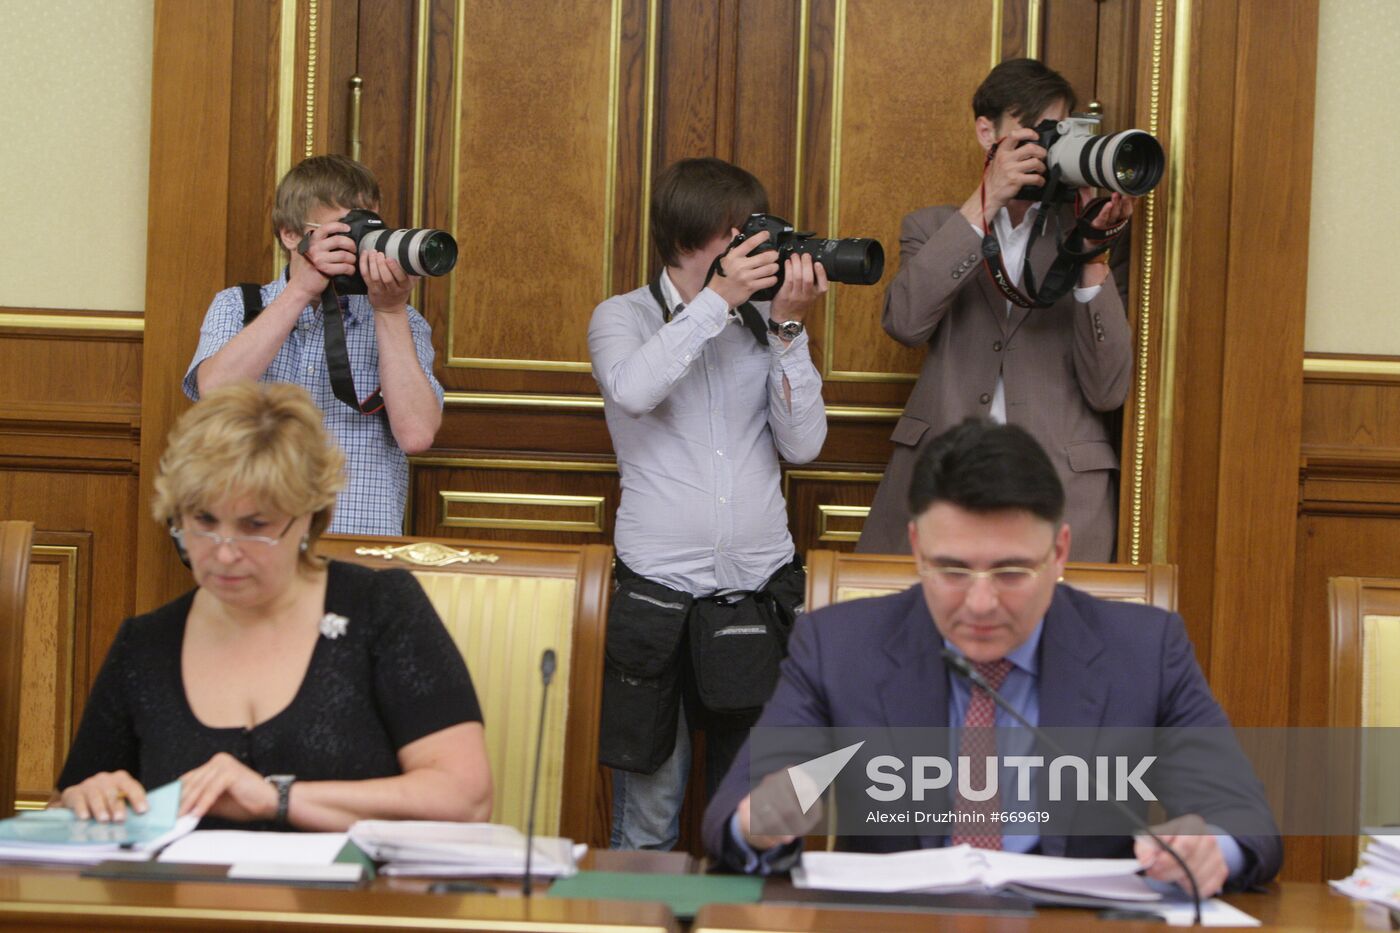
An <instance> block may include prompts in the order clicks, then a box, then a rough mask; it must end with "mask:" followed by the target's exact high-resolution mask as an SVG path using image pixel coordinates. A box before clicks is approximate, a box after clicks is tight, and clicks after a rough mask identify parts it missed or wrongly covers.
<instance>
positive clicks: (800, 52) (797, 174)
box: [792, 0, 812, 230]
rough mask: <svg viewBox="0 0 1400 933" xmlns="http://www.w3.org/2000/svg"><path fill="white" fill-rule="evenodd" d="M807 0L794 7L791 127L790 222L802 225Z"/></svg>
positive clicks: (809, 33) (809, 35) (808, 37)
mask: <svg viewBox="0 0 1400 933" xmlns="http://www.w3.org/2000/svg"><path fill="white" fill-rule="evenodd" d="M811 13H812V10H811V0H801V3H799V4H798V10H797V114H796V124H797V125H796V126H795V127H794V128H793V136H794V142H793V147H792V148H793V157H792V225H793V227H795V228H796V229H798V230H801V229H802V166H803V165H804V164H805V161H806V158H807V151H806V141H807V66H808V62H807V55H808V48H807V46H808V45H809V44H810V43H811V41H812V22H811Z"/></svg>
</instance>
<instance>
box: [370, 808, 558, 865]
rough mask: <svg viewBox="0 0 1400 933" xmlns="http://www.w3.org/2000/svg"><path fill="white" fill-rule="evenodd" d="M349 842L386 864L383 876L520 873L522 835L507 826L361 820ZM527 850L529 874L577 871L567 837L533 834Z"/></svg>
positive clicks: (523, 845) (523, 844)
mask: <svg viewBox="0 0 1400 933" xmlns="http://www.w3.org/2000/svg"><path fill="white" fill-rule="evenodd" d="M350 839H351V841H352V842H354V843H355V845H357V846H359V847H360V848H361V849H363V850H364V852H365V854H367V855H368V856H369V857H370V858H372V859H375V860H376V861H381V862H388V863H389V864H387V865H386V866H384V869H383V873H384V874H386V875H402V874H420V875H423V874H426V875H435V876H439V877H468V876H481V875H504V876H512V877H513V876H519V875H523V874H524V872H525V836H524V834H522V833H521V832H519V831H518V830H516V829H515V828H514V827H511V826H501V825H499V824H495V823H448V822H436V821H431V820H361V821H360V822H358V823H356V824H355V825H354V826H351V827H350ZM532 849H533V860H532V863H531V867H530V870H531V873H532V874H537V875H539V876H540V877H542V878H543V877H551V878H562V877H566V876H569V875H572V874H574V873H575V872H577V871H578V865H577V862H578V858H579V857H580V855H581V853H580V852H579V851H577V850H576V849H575V847H574V844H573V842H572V841H570V840H568V839H561V838H558V837H553V836H536V837H535V840H534V844H533V846H532Z"/></svg>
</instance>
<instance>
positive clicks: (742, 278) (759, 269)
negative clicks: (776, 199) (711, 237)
mask: <svg viewBox="0 0 1400 933" xmlns="http://www.w3.org/2000/svg"><path fill="white" fill-rule="evenodd" d="M730 234H731V235H732V236H738V235H739V231H738V230H737V229H733V230H731V231H730ZM766 242H768V231H767V230H764V231H763V232H762V233H759V234H758V235H757V236H751V237H749V238H748V239H746V240H745V241H744V242H742V243H740V244H739V245H738V246H736V247H734V248H733V249H731V250H730V251H729V252H728V253H726V254H725V256H724V258H723V259H721V260H720V261H719V269H718V270H716V272H715V274H714V275H712V276H711V277H710V289H711V290H712V291H714V293H715V294H716V295H719V296H720V297H721V298H723V299H724V300H725V302H726V303H727V304H728V305H729V307H731V308H737V307H739V305H741V304H743V303H744V302H746V301H748V300H749V297H750V296H752V295H753V293H754V292H756V291H761V290H763V289H765V288H768V287H770V286H772V285H777V284H778V254H777V253H775V252H773V251H772V250H764V251H763V252H761V253H758V254H756V255H755V254H754V250H755V249H756V248H757V247H758V246H759V245H760V244H763V243H766Z"/></svg>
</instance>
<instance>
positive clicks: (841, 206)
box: [803, 0, 999, 397]
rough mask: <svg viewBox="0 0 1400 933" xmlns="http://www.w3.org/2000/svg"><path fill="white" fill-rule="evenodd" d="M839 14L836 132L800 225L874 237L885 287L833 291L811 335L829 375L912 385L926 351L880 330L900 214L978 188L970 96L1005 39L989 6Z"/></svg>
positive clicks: (815, 158)
mask: <svg viewBox="0 0 1400 933" xmlns="http://www.w3.org/2000/svg"><path fill="white" fill-rule="evenodd" d="M916 7H917V10H918V11H919V12H916ZM832 16H833V20H832V32H831V34H830V36H829V39H830V42H831V59H830V68H831V79H830V80H831V99H830V105H829V110H830V116H829V117H826V115H825V114H824V115H823V118H824V120H829V121H831V122H829V123H828V124H827V125H828V127H830V138H829V139H828V140H826V141H825V144H824V145H823V146H822V147H821V149H820V150H819V151H813V152H811V153H810V154H804V156H805V158H806V160H807V161H806V167H807V168H809V169H810V171H811V173H812V180H813V184H814V185H815V186H816V188H817V190H815V191H814V192H813V194H812V197H811V200H810V202H809V203H810V205H811V208H810V210H805V211H804V212H803V218H804V219H803V223H804V224H805V225H807V226H808V227H810V228H815V229H816V230H817V231H818V232H819V233H820V234H821V235H823V236H873V237H877V238H878V239H880V241H881V242H882V243H883V244H884V246H885V250H886V263H885V277H884V279H883V281H882V282H881V284H880V285H878V286H874V287H860V286H850V285H848V286H837V287H836V288H834V289H833V292H832V295H833V297H832V298H831V300H830V302H829V304H828V308H829V310H828V314H827V316H826V319H825V320H824V321H822V322H821V324H822V326H814V327H813V333H814V336H815V337H816V338H817V339H819V340H820V341H821V342H822V344H823V346H824V349H825V352H826V365H827V373H826V375H827V378H828V379H830V380H834V381H838V382H839V381H843V380H851V381H884V382H907V381H908V380H909V378H910V377H909V376H908V375H905V374H908V373H912V372H915V371H917V368H918V366H919V364H920V363H921V362H922V359H923V355H922V353H921V352H919V351H917V350H910V349H906V348H903V347H901V346H900V345H899V344H897V343H896V342H895V341H893V340H891V339H890V338H889V337H887V336H886V335H885V333H884V331H883V330H882V329H881V328H880V309H881V305H882V302H883V296H884V288H883V286H884V285H887V284H888V283H889V281H890V280H891V278H892V277H893V276H894V274H895V272H896V271H897V269H898V244H899V224H900V220H901V218H902V217H903V216H904V215H905V214H907V213H909V212H910V211H912V210H916V209H918V208H921V207H926V206H928V205H930V204H948V203H953V204H961V203H962V202H963V201H964V200H966V199H967V196H968V194H970V193H971V192H972V191H973V190H974V189H975V188H976V186H977V180H978V177H979V171H980V169H981V165H982V154H981V149H980V148H979V147H978V145H977V142H976V139H975V137H974V135H973V132H972V127H971V122H972V121H971V117H970V115H969V108H968V100H969V99H970V97H971V93H972V90H973V89H974V88H975V87H976V86H977V84H978V83H979V82H980V81H981V80H982V78H983V77H985V75H986V72H987V69H988V68H989V67H990V65H991V62H992V59H993V53H994V52H995V51H997V49H998V45H999V43H998V42H997V41H996V39H995V38H994V36H993V35H992V27H993V25H994V22H993V17H992V11H991V6H990V5H989V4H961V3H958V4H953V3H950V4H943V5H940V7H939V9H938V10H937V12H936V14H935V13H933V12H932V11H929V10H928V5H927V4H923V3H920V4H910V3H907V2H903V0H898V2H896V0H862V2H859V3H845V2H836V3H835V5H834V9H833V12H832ZM821 38H822V39H825V38H826V37H825V36H822V37H821ZM813 41H814V42H816V41H818V37H817V36H815V35H814V37H813ZM930 62H937V63H938V67H936V68H931V67H929V63H930ZM880 374H886V375H880ZM888 374H896V375H894V376H890V375H888ZM904 391H907V387H905V390H904ZM904 391H900V392H898V393H897V394H899V395H903V394H904ZM828 397H839V396H838V393H837V392H836V391H834V390H833V391H831V392H829V393H828Z"/></svg>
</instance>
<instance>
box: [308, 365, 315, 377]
mask: <svg viewBox="0 0 1400 933" xmlns="http://www.w3.org/2000/svg"><path fill="white" fill-rule="evenodd" d="M315 372H316V367H315V366H308V367H306V374H307V375H308V376H310V375H312V374H314V373H315Z"/></svg>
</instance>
